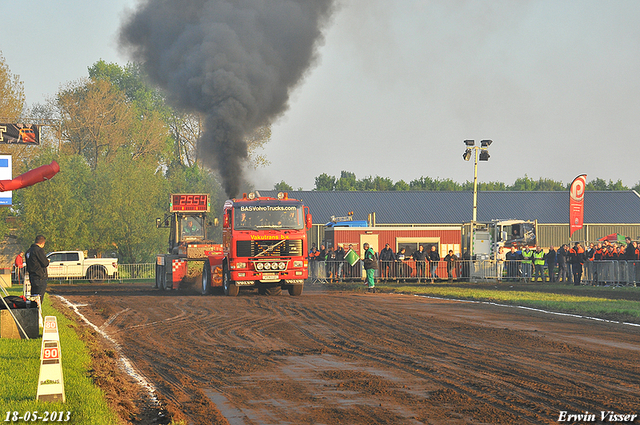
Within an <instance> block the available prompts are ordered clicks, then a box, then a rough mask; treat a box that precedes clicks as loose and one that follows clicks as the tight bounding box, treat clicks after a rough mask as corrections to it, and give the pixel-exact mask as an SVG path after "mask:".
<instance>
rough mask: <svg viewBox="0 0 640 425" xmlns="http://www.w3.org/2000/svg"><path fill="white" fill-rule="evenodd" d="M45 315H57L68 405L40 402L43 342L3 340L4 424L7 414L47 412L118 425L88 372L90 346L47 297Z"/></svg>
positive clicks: (0, 397)
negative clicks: (37, 397)
mask: <svg viewBox="0 0 640 425" xmlns="http://www.w3.org/2000/svg"><path fill="white" fill-rule="evenodd" d="M9 292H10V294H11V295H20V294H21V292H19V291H18V290H17V289H15V288H12V289H10V290H9ZM43 314H44V315H45V316H56V317H57V319H58V328H59V333H60V351H61V353H62V373H63V378H64V384H65V385H64V387H65V396H66V400H67V402H66V403H64V404H63V403H51V402H40V401H37V400H36V393H37V388H38V387H37V383H38V376H39V373H40V347H41V344H42V339H41V338H38V339H31V340H15V339H5V338H0V421H4V420H5V419H6V415H7V412H13V411H16V412H19V415H20V416H22V415H24V413H25V412H27V411H29V412H34V411H38V412H39V414H40V415H42V414H43V412H44V411H49V412H54V411H56V412H65V413H66V412H67V411H69V412H70V420H69V421H68V422H67V423H72V424H96V425H101V424H105V425H107V424H118V423H120V422H119V420H118V418H117V416H116V415H115V414H114V413H113V412H112V411H111V409H110V408H109V406H108V405H107V402H106V400H105V398H104V394H103V392H102V391H101V390H100V389H99V388H97V387H96V386H95V385H94V383H93V381H92V379H91V377H90V376H89V374H88V370H89V368H90V365H91V358H90V355H89V353H88V350H87V347H86V346H85V344H84V343H83V342H82V341H81V340H80V339H79V337H78V335H77V334H76V332H75V330H74V327H75V324H74V323H73V322H72V321H71V320H69V319H67V318H66V317H65V316H64V315H63V314H61V313H59V312H57V311H56V310H54V309H53V307H52V306H51V303H50V296H46V297H45V301H44V306H43ZM41 332H42V331H41Z"/></svg>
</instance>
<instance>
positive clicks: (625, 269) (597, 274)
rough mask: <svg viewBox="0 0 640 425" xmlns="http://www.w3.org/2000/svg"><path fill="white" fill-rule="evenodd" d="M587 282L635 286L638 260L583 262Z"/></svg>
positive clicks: (639, 278)
mask: <svg viewBox="0 0 640 425" xmlns="http://www.w3.org/2000/svg"><path fill="white" fill-rule="evenodd" d="M585 272H586V273H585V274H586V276H585V279H583V281H585V280H586V282H587V283H589V284H591V285H598V286H637V284H638V283H640V261H589V262H587V263H586V264H585Z"/></svg>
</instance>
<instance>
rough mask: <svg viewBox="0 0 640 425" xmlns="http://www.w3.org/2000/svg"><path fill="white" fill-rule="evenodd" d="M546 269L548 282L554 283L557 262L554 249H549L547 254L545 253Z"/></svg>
mask: <svg viewBox="0 0 640 425" xmlns="http://www.w3.org/2000/svg"><path fill="white" fill-rule="evenodd" d="M546 260H547V268H548V269H549V282H555V281H556V263H557V262H558V260H557V253H556V249H555V248H554V247H549V252H547V257H546Z"/></svg>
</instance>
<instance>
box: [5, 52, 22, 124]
mask: <svg viewBox="0 0 640 425" xmlns="http://www.w3.org/2000/svg"><path fill="white" fill-rule="evenodd" d="M24 106H25V96H24V86H23V84H22V81H20V77H19V76H17V75H15V74H12V73H11V70H10V69H9V66H8V65H7V63H6V61H5V59H4V56H2V52H0V117H3V118H7V119H10V120H14V119H17V118H18V117H19V116H20V114H22V110H23V109H24Z"/></svg>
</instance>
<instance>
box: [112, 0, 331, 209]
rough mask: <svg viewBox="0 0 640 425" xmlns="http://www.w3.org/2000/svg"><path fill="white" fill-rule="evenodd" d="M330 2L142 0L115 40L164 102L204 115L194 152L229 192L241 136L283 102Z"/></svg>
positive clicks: (237, 175) (235, 181)
mask: <svg viewBox="0 0 640 425" xmlns="http://www.w3.org/2000/svg"><path fill="white" fill-rule="evenodd" d="M332 9H333V0H226V1H225V0H144V1H142V2H140V3H139V4H138V7H137V9H136V10H135V11H133V12H132V13H131V14H130V15H129V16H128V17H127V18H126V20H125V22H124V24H123V26H122V28H121V31H120V44H121V46H122V47H123V48H125V49H126V50H128V52H129V53H130V54H131V56H132V58H133V60H135V61H137V62H140V63H142V64H143V66H144V68H145V70H146V72H147V73H148V74H149V76H150V78H151V79H152V81H153V82H154V83H155V84H157V85H158V86H160V87H161V88H163V89H164V90H165V91H166V92H167V94H168V99H169V101H170V102H171V103H172V104H174V105H175V106H176V107H178V108H181V109H186V110H188V111H191V112H198V113H202V114H204V115H205V117H206V119H205V127H204V133H203V136H202V137H201V139H200V140H199V143H198V149H199V154H200V155H201V157H202V158H203V160H204V163H205V164H206V165H208V166H209V167H212V168H215V169H217V170H218V171H219V172H220V174H221V176H222V179H223V185H224V187H225V190H226V192H227V195H228V196H230V197H232V196H236V195H237V194H238V191H239V187H240V182H241V181H242V171H241V170H242V167H243V164H244V160H245V159H246V158H247V156H248V154H247V145H246V143H245V141H244V140H245V137H246V136H247V135H249V134H251V133H252V132H253V131H254V130H255V129H257V128H258V127H260V126H262V125H266V124H270V123H271V122H272V121H273V120H274V119H275V118H277V117H278V116H279V115H281V114H282V113H283V112H284V111H285V110H286V109H287V103H288V99H289V95H290V93H291V90H292V89H293V88H294V87H295V86H296V84H298V83H299V82H300V81H301V79H302V78H303V77H304V74H305V72H306V71H307V70H308V69H309V67H310V66H311V65H312V64H313V62H314V59H315V52H316V47H317V46H318V43H319V42H321V40H322V33H321V28H322V27H323V25H324V24H325V23H326V22H327V21H328V18H329V16H330V15H331V12H332Z"/></svg>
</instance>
